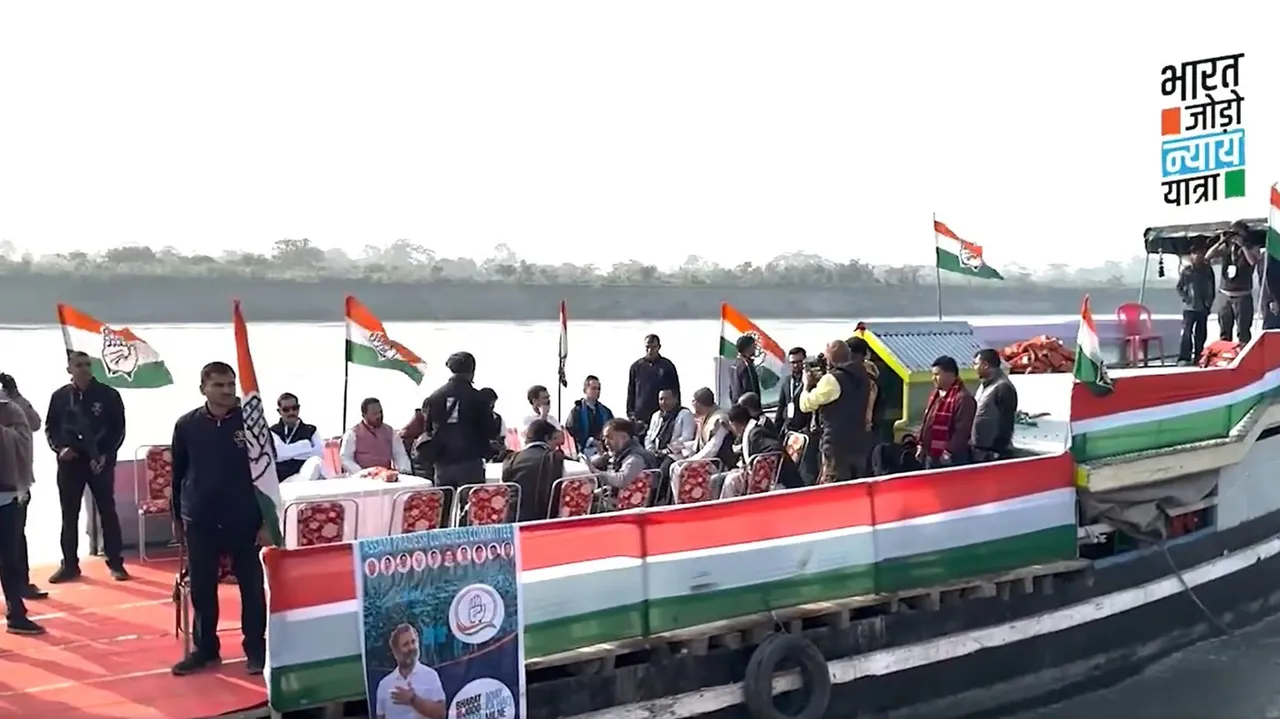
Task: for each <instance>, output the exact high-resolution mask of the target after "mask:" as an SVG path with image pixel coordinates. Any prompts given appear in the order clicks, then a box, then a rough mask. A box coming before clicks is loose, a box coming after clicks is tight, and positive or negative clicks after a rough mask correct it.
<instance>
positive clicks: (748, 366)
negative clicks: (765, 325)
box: [729, 335, 760, 404]
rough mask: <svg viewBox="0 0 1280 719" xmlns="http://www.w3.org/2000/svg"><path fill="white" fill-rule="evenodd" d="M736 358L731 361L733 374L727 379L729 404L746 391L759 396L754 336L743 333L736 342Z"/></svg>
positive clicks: (736, 401)
mask: <svg viewBox="0 0 1280 719" xmlns="http://www.w3.org/2000/svg"><path fill="white" fill-rule="evenodd" d="M736 346H737V348H738V358H737V359H735V360H734V361H733V374H732V375H731V376H730V380H729V404H737V403H738V400H740V399H742V395H744V394H747V393H748V392H751V393H754V394H755V395H756V396H757V397H758V396H760V375H759V374H757V373H756V365H755V359H756V338H755V336H754V335H743V336H741V337H739V338H738V341H737V343H736Z"/></svg>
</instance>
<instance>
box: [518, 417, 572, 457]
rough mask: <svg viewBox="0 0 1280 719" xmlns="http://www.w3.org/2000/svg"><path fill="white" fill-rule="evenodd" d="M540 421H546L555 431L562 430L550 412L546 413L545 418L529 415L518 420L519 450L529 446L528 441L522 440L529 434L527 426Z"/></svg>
mask: <svg viewBox="0 0 1280 719" xmlns="http://www.w3.org/2000/svg"><path fill="white" fill-rule="evenodd" d="M540 419H545V420H547V421H548V422H550V423H551V425H552V426H553V427H555V428H556V429H564V428H563V427H561V426H560V420H558V419H556V416H555V415H554V414H551V413H550V412H548V413H547V416H546V417H543V416H542V415H540V414H531V415H529V416H528V417H525V418H524V419H522V420H520V448H521V449H524V448H525V447H527V446H529V440H527V439H525V438H524V436H525V434H527V433H528V432H529V425H531V424H533V423H534V422H536V421H537V420H540Z"/></svg>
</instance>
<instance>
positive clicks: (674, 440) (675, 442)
mask: <svg viewBox="0 0 1280 719" xmlns="http://www.w3.org/2000/svg"><path fill="white" fill-rule="evenodd" d="M675 425H676V426H675V429H673V430H672V431H671V443H670V445H668V446H667V447H659V446H657V444H658V428H659V427H661V426H662V410H658V411H657V412H654V413H653V416H652V417H650V418H649V429H648V430H647V431H646V432H645V435H644V448H645V449H647V450H649V451H650V452H659V453H661V452H663V451H664V450H666V449H668V448H671V449H674V450H675V451H676V453H677V454H683V453H684V452H685V451H686V449H687V448H688V447H689V446H691V445H692V444H693V440H694V438H695V437H697V436H698V421H697V420H695V419H694V418H693V412H690V411H689V410H688V409H686V408H684V407H681V408H680V411H679V412H678V413H677V414H676V419H675Z"/></svg>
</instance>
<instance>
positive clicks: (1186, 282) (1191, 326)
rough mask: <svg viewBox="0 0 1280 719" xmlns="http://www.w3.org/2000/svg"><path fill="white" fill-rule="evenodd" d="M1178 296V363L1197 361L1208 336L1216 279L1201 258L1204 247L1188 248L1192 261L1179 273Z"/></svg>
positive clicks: (1215, 291)
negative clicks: (1179, 323)
mask: <svg viewBox="0 0 1280 719" xmlns="http://www.w3.org/2000/svg"><path fill="white" fill-rule="evenodd" d="M1177 290H1178V297H1179V298H1181V299H1182V342H1181V345H1180V346H1179V347H1178V364H1183V365H1189V364H1193V363H1195V362H1198V361H1199V360H1200V355H1201V354H1202V353H1203V352H1204V343H1205V340H1207V339H1208V336H1209V312H1210V311H1211V310H1212V309H1213V301H1214V297H1215V296H1216V293H1217V281H1216V280H1214V277H1213V267H1212V266H1210V264H1209V263H1208V262H1205V259H1204V250H1203V249H1201V248H1199V247H1197V248H1195V249H1193V250H1192V251H1191V262H1190V263H1188V264H1187V265H1185V266H1184V267H1183V268H1182V271H1181V272H1180V273H1178V285H1177Z"/></svg>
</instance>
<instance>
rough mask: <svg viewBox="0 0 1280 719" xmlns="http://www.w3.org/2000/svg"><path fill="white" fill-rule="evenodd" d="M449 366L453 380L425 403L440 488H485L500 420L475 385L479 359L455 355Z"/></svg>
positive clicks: (464, 353) (448, 360)
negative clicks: (491, 447)
mask: <svg viewBox="0 0 1280 719" xmlns="http://www.w3.org/2000/svg"><path fill="white" fill-rule="evenodd" d="M445 366H446V367H448V368H449V371H450V372H452V373H453V376H452V377H450V378H449V380H448V381H447V382H445V383H444V385H442V386H441V387H440V389H437V390H436V391H435V392H432V393H431V396H430V397H427V399H426V401H425V402H423V403H422V411H423V414H424V415H426V432H427V434H428V435H429V436H430V437H431V452H432V455H433V457H434V460H435V465H436V484H437V485H439V486H441V487H455V488H456V487H461V486H463V485H467V484H483V483H484V462H485V459H487V458H488V457H489V455H490V454H491V449H490V446H489V441H490V439H491V438H492V437H494V436H495V435H497V434H498V432H499V420H498V418H497V416H496V415H494V413H493V407H492V405H490V403H489V401H488V400H487V399H486V398H485V397H484V395H483V394H482V393H481V391H480V390H478V389H476V388H475V385H474V384H473V383H474V381H475V375H476V358H475V357H474V356H473V355H472V354H471V353H470V352H455V353H454V354H452V355H450V356H449V359H447V360H445Z"/></svg>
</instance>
